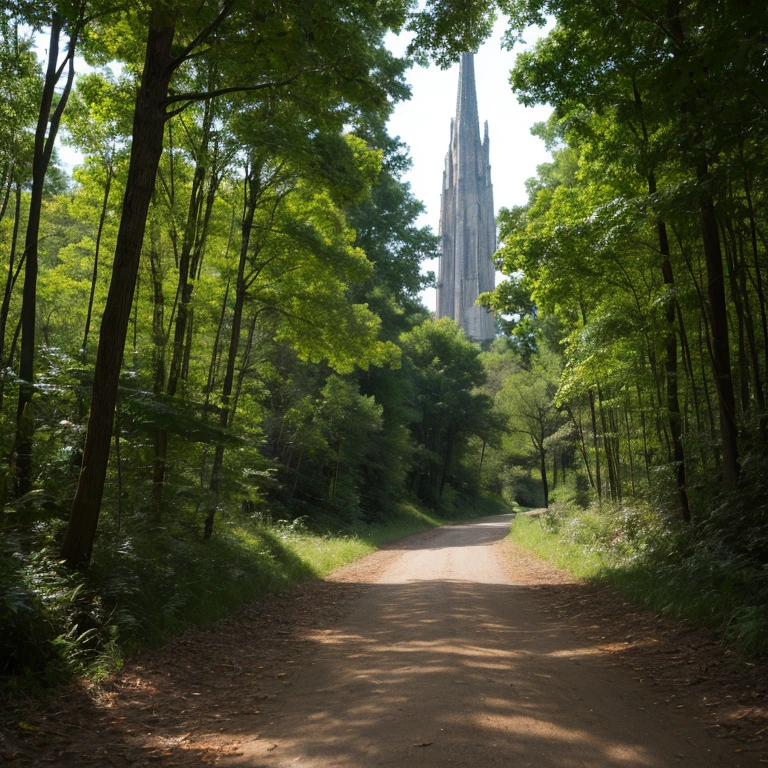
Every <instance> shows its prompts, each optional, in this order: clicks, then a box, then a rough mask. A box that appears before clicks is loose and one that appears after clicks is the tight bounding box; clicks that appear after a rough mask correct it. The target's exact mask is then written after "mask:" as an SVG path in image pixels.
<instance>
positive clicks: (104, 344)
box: [62, 11, 174, 565]
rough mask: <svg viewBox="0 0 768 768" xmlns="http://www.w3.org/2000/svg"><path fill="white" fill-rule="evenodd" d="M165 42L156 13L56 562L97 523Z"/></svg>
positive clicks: (85, 549) (159, 119)
mask: <svg viewBox="0 0 768 768" xmlns="http://www.w3.org/2000/svg"><path fill="white" fill-rule="evenodd" d="M173 37H174V22H173V21H172V20H170V19H168V18H167V17H163V15H162V14H160V13H159V11H158V13H157V15H156V16H154V17H153V19H152V21H151V23H150V28H149V31H148V36H147V49H146V55H145V58H144V68H143V72H142V78H141V87H140V89H139V93H138V97H137V103H136V110H135V112H134V121H133V141H132V144H131V162H130V167H129V169H128V179H127V183H126V191H125V197H124V201H123V214H122V218H121V221H120V229H119V231H118V235H117V245H116V248H115V260H114V265H113V268H112V281H111V283H110V287H109V294H108V296H107V303H106V307H105V309H104V316H103V318H102V322H101V332H100V334H99V347H98V352H97V354H96V369H95V374H94V383H93V393H92V397H91V413H90V417H89V419H88V429H87V432H86V437H85V449H84V452H83V468H82V470H81V472H80V478H79V483H78V486H77V493H76V495H75V500H74V503H73V505H72V515H71V517H70V521H69V525H68V527H67V532H66V536H65V539H64V545H63V547H62V557H63V558H64V559H65V560H66V561H67V562H68V563H69V564H71V565H77V564H81V563H87V562H88V561H89V560H90V558H91V552H92V550H93V540H94V537H95V535H96V527H97V525H98V520H99V511H100V508H101V498H102V495H103V493H104V480H105V478H106V473H107V462H108V461H109V446H110V442H111V437H112V419H113V416H114V412H115V402H116V400H117V388H118V381H119V377H120V367H121V363H122V359H123V351H124V349H125V341H126V335H127V332H128V323H129V319H130V313H131V302H132V300H133V295H134V288H135V286H136V277H137V274H138V269H139V259H140V256H141V246H142V242H143V240H144V230H145V227H146V219H147V212H148V210H149V204H150V201H151V199H152V192H153V189H154V184H155V176H156V173H157V166H158V164H159V162H160V156H161V154H162V151H163V133H164V125H165V119H166V114H165V107H164V100H165V98H166V96H167V94H168V85H169V82H170V79H171V75H172V74H173V66H172V64H173V61H172V59H171V47H172V44H173Z"/></svg>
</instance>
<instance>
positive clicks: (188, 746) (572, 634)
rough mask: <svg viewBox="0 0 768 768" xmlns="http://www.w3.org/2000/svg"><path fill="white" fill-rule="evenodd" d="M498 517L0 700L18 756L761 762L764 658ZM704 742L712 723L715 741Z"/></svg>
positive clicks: (138, 760) (26, 759) (284, 761)
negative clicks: (755, 659)
mask: <svg viewBox="0 0 768 768" xmlns="http://www.w3.org/2000/svg"><path fill="white" fill-rule="evenodd" d="M508 524H509V517H508V516H503V517H496V518H488V519H485V520H482V521H477V522H474V523H471V524H467V525H462V526H455V527H450V528H443V529H438V530H435V531H430V532H427V533H424V534H418V535H417V536H413V537H409V538H408V539H404V540H402V541H401V542H398V543H397V544H395V545H393V546H391V547H390V548H388V549H387V550H384V551H381V552H378V553H376V554H374V555H371V556H370V557H367V558H364V559H363V560H361V561H359V562H357V563H355V564H353V565H351V566H348V567H346V568H343V569H341V570H339V571H337V572H336V573H335V574H334V575H333V576H332V577H330V578H328V579H326V580H323V581H314V582H310V583H308V584H305V585H303V586H301V587H300V588H298V589H296V590H293V591H291V592H286V593H283V594H280V595H276V596H273V597H271V598H269V599H267V600H263V601H259V602H257V603H253V604H251V605H249V606H247V607H245V608H244V609H243V610H242V611H240V612H239V613H238V614H236V615H235V616H233V617H232V618H230V619H229V620H227V621H224V622H221V623H219V624H217V625H215V626H214V627H211V628H209V629H207V630H204V631H196V632H188V633H186V634H185V635H182V636H181V637H179V638H177V639H175V640H174V641H172V642H171V643H169V644H168V645H166V646H165V647H164V648H162V649H160V650H156V651H146V652H143V653H142V654H140V655H139V656H138V657H137V658H135V659H134V660H132V661H131V662H130V664H129V665H127V667H126V668H125V670H124V671H123V672H122V673H120V674H119V675H117V676H116V677H115V678H114V679H113V680H111V681H109V682H108V683H105V684H102V685H100V686H98V687H90V688H86V687H84V686H73V687H71V688H69V689H67V690H65V691H59V692H58V693H56V694H55V695H52V696H51V697H50V698H48V699H47V700H45V701H34V702H33V701H30V702H15V703H13V704H8V705H6V706H5V707H4V709H3V711H2V712H0V731H1V732H0V758H4V759H5V760H6V761H12V762H17V764H21V765H30V764H47V763H55V764H57V765H61V766H70V765H71V766H75V765H86V766H87V765H107V766H108V765H116V766H127V765H160V766H179V765H189V766H192V765H201V764H207V763H214V762H219V763H221V764H222V765H227V766H251V767H255V766H264V767H265V768H266V767H268V766H276V767H277V766H289V765H291V766H294V765H296V766H316V767H317V768H320V767H325V766H329V767H330V766H334V768H345V767H350V768H351V767H352V766H355V767H360V768H362V767H363V766H365V767H367V766H374V765H379V766H393V767H394V766H398V767H399V766H403V765H408V764H414V765H419V766H452V765H457V766H461V765H465V766H473V767H475V766H495V765H499V766H527V765H531V766H532V765H536V766H537V767H538V768H554V767H555V766H557V767H558V768H570V767H571V766H574V767H575V766H583V767H584V768H586V766H590V768H592V767H600V768H602V766H606V767H611V766H622V767H626V768H634V767H635V766H637V767H638V768H639V767H640V766H667V765H679V764H683V765H690V766H709V765H721V766H734V768H740V767H743V768H746V767H747V766H756V765H761V764H765V763H768V750H766V749H765V748H764V744H763V740H762V739H763V736H764V735H765V734H766V733H768V730H767V729H768V720H767V719H766V713H765V710H764V701H765V698H764V695H765V691H766V679H767V676H766V670H765V668H764V667H761V666H756V665H752V666H749V663H748V662H745V661H743V660H739V659H738V657H736V656H735V655H734V654H733V653H730V652H729V651H728V650H727V649H726V648H724V647H722V646H721V645H720V644H719V643H718V642H717V641H716V640H715V639H714V638H713V637H712V636H710V635H709V634H708V633H704V632H701V631H694V630H692V629H690V628H689V627H686V626H685V625H680V624H679V623H675V622H671V621H667V620H660V619H658V618H657V617H655V616H653V615H651V614H649V613H647V612H645V611H642V610H639V609H637V608H636V607H630V606H628V605H626V604H625V603H623V602H622V601H621V600H619V599H618V598H616V597H615V596H614V595H612V594H611V593H609V592H608V591H606V590H599V589H595V588H593V587H589V586H586V585H584V584H581V583H578V582H575V581H574V580H573V579H572V578H570V577H569V576H567V575H566V574H563V573H562V572H560V571H558V570H556V569H554V568H552V567H551V566H549V565H547V564H544V563H543V562H542V561H541V560H538V559H537V558H535V557H533V556H531V555H529V554H528V553H526V552H524V551H521V550H519V549H517V548H516V547H515V546H514V545H512V544H511V543H510V542H509V541H508V540H505V539H504V536H505V534H506V530H507V528H508ZM717 737H721V738H717Z"/></svg>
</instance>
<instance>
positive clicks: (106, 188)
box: [83, 164, 112, 360]
mask: <svg viewBox="0 0 768 768" xmlns="http://www.w3.org/2000/svg"><path fill="white" fill-rule="evenodd" d="M111 187H112V165H111V164H110V165H109V166H108V167H107V181H106V184H105V185H104V201H103V202H102V205H101V215H100V216H99V228H98V230H97V231H96V248H95V253H94V256H93V273H92V274H91V292H90V295H89V296H88V313H87V315H86V316H85V332H84V333H83V360H85V358H86V354H87V349H88V333H89V331H90V330H91V315H92V314H93V297H94V296H95V295H96V278H97V277H98V273H99V249H100V248H101V235H102V233H103V231H104V222H105V221H106V219H107V206H108V205H109V190H110V188H111Z"/></svg>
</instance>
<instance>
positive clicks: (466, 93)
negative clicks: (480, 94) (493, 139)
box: [456, 53, 480, 148]
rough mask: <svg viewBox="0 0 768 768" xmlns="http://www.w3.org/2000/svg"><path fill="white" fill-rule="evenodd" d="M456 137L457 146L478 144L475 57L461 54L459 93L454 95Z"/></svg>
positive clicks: (470, 54)
mask: <svg viewBox="0 0 768 768" xmlns="http://www.w3.org/2000/svg"><path fill="white" fill-rule="evenodd" d="M456 137H457V139H458V140H459V144H462V143H464V144H466V145H468V147H467V148H474V147H475V146H476V143H475V142H477V144H479V143H480V119H479V118H478V116H477V92H476V90H475V55H474V54H473V53H462V54H461V60H460V63H459V91H458V94H457V95H456Z"/></svg>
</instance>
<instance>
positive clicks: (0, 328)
mask: <svg viewBox="0 0 768 768" xmlns="http://www.w3.org/2000/svg"><path fill="white" fill-rule="evenodd" d="M13 216H14V218H13V233H12V235H11V254H10V257H9V261H8V277H7V278H6V280H5V291H3V303H2V307H0V364H2V363H4V362H5V334H6V329H7V327H8V314H9V312H10V311H11V296H12V294H13V286H14V283H15V282H16V275H18V272H14V262H15V261H16V244H17V242H18V237H19V222H20V219H21V182H19V181H17V182H16V193H15V204H14V215H13Z"/></svg>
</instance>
